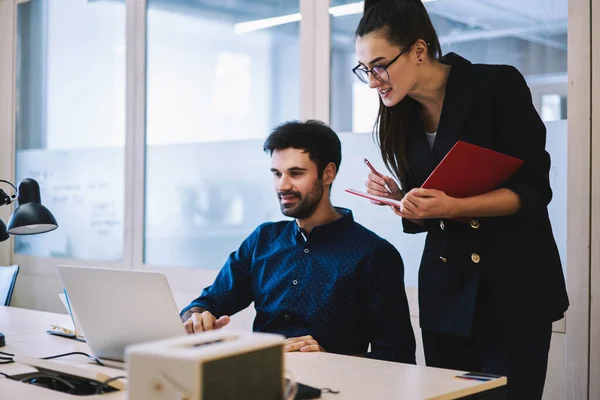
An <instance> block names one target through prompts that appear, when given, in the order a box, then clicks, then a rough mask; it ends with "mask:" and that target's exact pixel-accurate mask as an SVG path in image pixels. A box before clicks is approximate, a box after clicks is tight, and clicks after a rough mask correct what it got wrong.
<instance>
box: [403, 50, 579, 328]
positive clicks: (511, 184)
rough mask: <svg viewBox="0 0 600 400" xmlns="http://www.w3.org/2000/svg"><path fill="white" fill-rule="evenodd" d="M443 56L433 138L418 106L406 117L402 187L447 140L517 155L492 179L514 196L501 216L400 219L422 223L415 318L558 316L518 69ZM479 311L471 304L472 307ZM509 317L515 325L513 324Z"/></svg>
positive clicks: (538, 154)
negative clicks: (511, 211)
mask: <svg viewBox="0 0 600 400" xmlns="http://www.w3.org/2000/svg"><path fill="white" fill-rule="evenodd" d="M440 61H441V62H443V63H446V64H449V65H451V69H450V74H449V77H448V82H447V85H446V91H445V98H444V104H443V108H442V114H441V118H440V122H439V125H438V132H437V135H436V138H435V142H434V145H433V148H430V147H429V143H428V141H427V138H426V135H425V133H424V132H425V131H424V128H423V125H422V122H421V120H420V118H419V115H418V107H417V105H416V104H414V107H415V108H414V109H413V112H411V114H410V117H409V121H408V124H407V130H408V132H407V143H406V145H407V147H406V157H407V161H408V165H409V169H410V177H409V179H408V184H407V185H406V186H407V187H404V188H403V189H404V190H405V191H408V190H410V189H412V188H414V187H419V186H421V185H422V184H423V182H424V181H425V179H427V177H428V176H429V174H430V173H431V172H432V171H433V170H434V168H435V167H436V166H437V164H438V163H439V162H440V161H441V160H442V158H444V156H445V155H446V154H447V153H448V151H449V150H450V149H451V148H452V146H453V145H454V144H455V143H456V141H457V140H462V141H466V142H469V143H473V144H476V145H479V146H483V147H486V148H489V149H492V150H495V151H498V152H501V153H504V154H508V155H511V156H514V157H518V158H521V159H523V160H524V163H523V165H522V166H521V168H520V169H519V170H518V171H517V172H516V173H515V174H514V175H513V176H512V177H511V178H510V179H509V180H508V181H507V182H506V183H505V184H503V185H502V187H505V188H508V189H510V190H512V191H513V192H515V193H516V194H517V195H518V196H519V197H520V200H521V209H520V211H519V212H518V213H517V214H515V215H511V216H507V217H495V218H490V217H488V218H479V217H475V218H473V219H472V220H471V222H470V223H462V222H456V221H454V220H446V219H444V220H440V219H437V220H432V219H430V220H426V221H425V227H419V226H417V225H415V224H413V223H412V222H410V221H408V220H403V225H404V230H405V232H408V233H418V232H422V231H427V239H426V243H425V249H424V251H423V257H422V260H421V266H420V269H419V308H420V322H421V328H422V329H426V330H431V331H435V332H440V333H448V334H456V335H461V336H469V335H471V334H472V328H473V321H474V318H473V316H474V314H475V312H476V311H477V312H478V313H482V314H483V315H485V316H487V317H488V318H487V319H488V320H489V321H490V322H493V323H494V324H495V326H497V327H506V328H508V329H511V328H516V327H520V325H521V326H522V325H523V324H530V323H549V322H552V321H555V320H558V319H560V318H562V316H563V313H564V312H565V311H566V309H567V308H568V305H569V300H568V297H567V292H566V288H565V280H564V276H563V271H562V267H561V261H560V257H559V253H558V249H557V246H556V243H555V240H554V236H553V234H552V228H551V226H550V220H549V217H548V210H547V206H548V203H549V202H550V199H551V198H552V191H551V189H550V182H549V169H550V156H549V154H548V153H547V152H546V150H545V143H546V128H545V126H544V124H543V122H542V121H541V119H540V117H539V116H538V114H537V112H536V110H535V108H534V107H533V104H532V100H531V93H530V91H529V88H528V87H527V84H526V83H525V80H524V79H523V76H522V75H521V74H520V73H519V71H518V70H517V69H516V68H514V67H511V66H507V65H483V64H472V63H470V62H469V61H467V60H465V59H464V58H462V57H460V56H458V55H456V54H453V53H450V54H448V55H447V56H445V57H443V58H442V59H441V60H440ZM478 315H481V314H478ZM515 324H517V325H515Z"/></svg>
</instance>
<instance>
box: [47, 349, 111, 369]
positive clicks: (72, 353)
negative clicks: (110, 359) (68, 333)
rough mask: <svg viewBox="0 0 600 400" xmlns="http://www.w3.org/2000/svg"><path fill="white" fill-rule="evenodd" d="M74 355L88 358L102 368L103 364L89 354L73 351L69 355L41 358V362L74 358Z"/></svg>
mask: <svg viewBox="0 0 600 400" xmlns="http://www.w3.org/2000/svg"><path fill="white" fill-rule="evenodd" d="M74 355H80V356H86V357H87V358H89V359H90V360H92V361H93V362H95V363H96V364H98V365H99V366H101V367H104V363H103V362H102V361H100V360H98V359H97V358H96V357H94V356H93V355H91V354H88V353H84V352H82V351H73V352H71V353H64V354H57V355H55V356H49V357H42V358H41V359H42V360H52V359H55V358H61V357H67V356H74Z"/></svg>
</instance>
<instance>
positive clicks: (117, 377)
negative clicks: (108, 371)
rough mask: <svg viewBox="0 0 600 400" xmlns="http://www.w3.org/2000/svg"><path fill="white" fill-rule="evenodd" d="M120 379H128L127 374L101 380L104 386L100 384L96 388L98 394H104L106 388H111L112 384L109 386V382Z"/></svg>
mask: <svg viewBox="0 0 600 400" xmlns="http://www.w3.org/2000/svg"><path fill="white" fill-rule="evenodd" d="M118 379H127V377H126V376H115V377H113V378H110V379H107V380H105V381H104V382H100V383H101V384H102V386H99V387H98V389H96V394H102V392H103V391H104V390H106V389H111V387H110V386H108V384H109V383H111V382H113V381H116V380H118Z"/></svg>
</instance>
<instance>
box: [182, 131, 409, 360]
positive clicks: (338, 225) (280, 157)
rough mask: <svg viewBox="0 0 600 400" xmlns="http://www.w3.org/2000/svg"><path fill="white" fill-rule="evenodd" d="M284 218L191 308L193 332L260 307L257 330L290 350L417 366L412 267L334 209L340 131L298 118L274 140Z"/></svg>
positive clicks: (188, 323) (234, 259)
mask: <svg viewBox="0 0 600 400" xmlns="http://www.w3.org/2000/svg"><path fill="white" fill-rule="evenodd" d="M264 150H265V152H268V153H269V154H270V155H271V172H272V173H273V186H274V189H275V192H276V194H277V198H278V199H279V203H280V207H281V212H282V213H283V215H285V216H288V217H293V218H295V219H294V220H292V221H289V220H288V221H280V222H274V223H272V222H268V223H264V224H262V225H260V226H259V227H258V228H256V230H255V231H254V232H253V233H252V234H251V235H250V236H249V237H248V238H246V240H244V242H243V243H242V245H241V246H240V248H239V249H238V250H237V251H236V252H234V253H232V254H231V255H230V256H229V259H228V260H227V262H226V263H225V265H224V266H223V269H221V271H220V273H219V275H218V276H217V278H216V280H215V282H214V283H213V285H212V286H209V287H207V288H205V289H204V291H203V292H202V294H201V295H200V297H198V298H197V299H195V300H194V301H192V302H191V304H190V305H188V306H187V307H186V308H184V309H183V310H182V312H181V319H182V321H185V323H184V325H185V328H186V331H187V332H188V333H195V332H202V331H206V330H211V329H218V328H222V327H223V326H225V325H227V324H228V323H229V320H230V319H229V316H230V315H233V314H235V313H236V312H238V311H240V310H243V309H244V308H246V307H248V305H250V303H251V302H254V305H255V308H256V318H255V319H254V331H258V332H270V333H278V334H281V335H284V336H285V337H287V338H288V339H287V340H286V342H285V347H284V349H285V351H303V352H309V351H328V352H333V353H339V354H349V355H362V354H365V353H367V348H368V346H369V344H371V352H370V353H368V354H367V356H369V357H372V358H378V359H382V360H389V361H399V362H404V363H413V364H414V363H415V338H414V334H413V330H412V326H411V323H410V315H409V311H408V302H407V299H406V293H405V290H404V265H403V263H402V258H401V257H400V254H399V253H398V251H397V250H396V249H395V248H394V246H392V245H391V244H390V243H389V242H387V241H386V240H384V239H382V238H380V237H379V236H377V235H376V234H375V233H373V232H371V231H369V230H368V229H366V228H365V227H363V226H362V225H360V224H358V223H356V222H355V221H354V219H353V217H352V212H351V211H350V210H348V209H344V208H337V207H334V206H333V205H332V204H331V200H330V189H331V184H332V182H333V180H334V179H335V177H336V174H337V172H338V169H339V166H340V162H341V158H342V155H341V143H340V140H339V138H338V137H337V135H336V134H335V132H334V131H333V130H331V129H330V128H329V127H328V126H326V125H325V124H323V123H321V122H318V121H306V122H288V123H285V124H283V125H281V126H279V127H277V128H275V130H274V131H273V132H272V133H271V135H270V136H269V137H268V138H267V140H266V141H265V143H264Z"/></svg>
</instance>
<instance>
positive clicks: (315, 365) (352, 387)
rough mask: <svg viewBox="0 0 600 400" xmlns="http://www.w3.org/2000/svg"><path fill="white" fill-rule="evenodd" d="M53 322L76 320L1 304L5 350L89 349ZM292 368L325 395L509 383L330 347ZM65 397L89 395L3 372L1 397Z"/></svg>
mask: <svg viewBox="0 0 600 400" xmlns="http://www.w3.org/2000/svg"><path fill="white" fill-rule="evenodd" d="M51 324H61V325H63V326H70V325H71V323H70V318H69V317H68V316H67V315H63V314H53V313H47V312H42V311H34V310H25V309H19V308H14V307H1V306H0V332H2V333H4V334H5V335H6V342H7V344H6V346H5V347H2V348H0V351H4V352H8V353H13V354H19V355H25V356H31V357H46V356H51V355H55V354H61V353H67V352H71V351H83V352H86V353H89V349H88V347H87V345H86V344H85V343H81V342H77V341H75V340H70V339H65V338H61V337H56V336H52V335H48V334H46V330H47V329H48V328H49V327H50V325H51ZM55 361H56V362H66V363H70V364H77V365H80V366H83V367H84V368H90V369H93V370H98V371H101V372H103V373H105V374H106V375H108V376H111V377H112V376H120V375H126V371H122V370H118V369H112V368H104V367H100V366H97V365H95V364H93V363H92V362H91V361H89V360H88V359H87V358H85V357H84V356H70V357H65V358H62V359H60V361H59V360H55ZM285 361H286V370H288V371H290V372H291V373H292V374H293V376H294V378H295V379H296V380H297V381H299V382H302V383H304V384H307V385H310V386H314V387H319V388H324V387H327V388H331V389H333V390H339V391H340V393H339V394H323V395H322V398H324V399H337V400H346V399H400V398H401V399H431V400H433V399H435V400H450V399H456V398H460V397H463V396H467V395H470V394H474V393H479V392H482V391H485V390H489V389H492V388H495V387H500V386H503V385H505V384H506V378H500V379H496V380H493V381H489V382H479V381H471V380H464V379H457V378H455V376H456V375H459V374H461V373H462V372H461V371H451V370H444V369H438V368H428V367H424V366H415V365H408V364H400V363H392V362H386V361H377V360H369V359H364V358H358V357H349V356H340V355H336V354H328V353H287V354H286V356H285ZM31 371H32V369H31V368H30V367H27V366H24V365H20V364H16V363H15V364H7V365H0V372H4V373H6V374H18V373H25V372H31ZM25 398H26V399H29V398H36V399H49V400H55V399H56V400H61V399H62V400H64V399H75V398H79V399H81V398H83V397H81V396H72V395H67V394H63V393H58V392H53V391H49V390H47V389H43V388H39V387H34V386H32V385H26V384H23V383H20V382H14V381H11V380H9V379H5V378H3V377H2V376H0V400H4V399H25ZM85 398H86V399H88V398H103V399H123V400H124V399H126V398H127V396H126V394H125V393H123V392H113V393H110V394H105V395H99V396H86V397H85Z"/></svg>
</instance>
